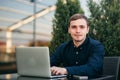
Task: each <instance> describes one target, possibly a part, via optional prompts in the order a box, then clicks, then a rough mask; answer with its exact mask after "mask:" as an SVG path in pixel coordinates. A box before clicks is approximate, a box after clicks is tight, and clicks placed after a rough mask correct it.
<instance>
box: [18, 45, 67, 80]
mask: <svg viewBox="0 0 120 80" xmlns="http://www.w3.org/2000/svg"><path fill="white" fill-rule="evenodd" d="M16 63H17V72H18V74H19V75H21V76H34V77H44V78H59V77H66V75H57V76H56V75H55V76H52V75H51V71H50V56H49V48H48V47H16Z"/></svg>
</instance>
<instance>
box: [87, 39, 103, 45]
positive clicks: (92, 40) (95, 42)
mask: <svg viewBox="0 0 120 80" xmlns="http://www.w3.org/2000/svg"><path fill="white" fill-rule="evenodd" d="M89 43H90V44H91V45H93V46H95V45H103V44H102V43H101V42H100V41H98V40H95V39H93V38H91V37H89Z"/></svg>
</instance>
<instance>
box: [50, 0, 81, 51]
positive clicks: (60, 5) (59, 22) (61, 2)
mask: <svg viewBox="0 0 120 80" xmlns="http://www.w3.org/2000/svg"><path fill="white" fill-rule="evenodd" d="M56 7H57V8H56V11H55V15H54V19H53V32H52V35H53V38H52V40H51V42H50V52H51V53H52V52H54V51H55V49H56V48H57V47H58V46H59V45H60V44H61V43H63V42H65V41H68V40H69V39H70V37H69V35H68V31H67V30H68V21H69V18H70V16H71V15H73V14H75V13H80V12H82V13H83V11H82V9H81V8H80V3H79V0H58V1H57V3H56Z"/></svg>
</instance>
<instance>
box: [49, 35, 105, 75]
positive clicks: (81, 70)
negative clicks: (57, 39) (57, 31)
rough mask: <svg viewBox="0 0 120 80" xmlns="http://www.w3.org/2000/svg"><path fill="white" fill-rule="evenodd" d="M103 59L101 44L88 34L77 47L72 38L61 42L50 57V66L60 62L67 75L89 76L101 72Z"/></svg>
mask: <svg viewBox="0 0 120 80" xmlns="http://www.w3.org/2000/svg"><path fill="white" fill-rule="evenodd" d="M103 59H104V47H103V45H102V44H101V43H100V42H98V41H96V40H94V39H92V38H90V37H88V36H87V37H86V39H85V41H84V42H83V44H82V45H80V46H79V47H75V46H74V43H73V41H72V40H71V41H69V42H66V43H63V44H61V45H60V46H59V47H58V48H57V49H56V52H55V53H53V54H52V55H51V57H50V61H51V66H59V65H60V64H61V63H62V64H63V66H64V67H65V68H66V69H67V71H68V74H69V75H85V76H89V77H93V76H94V77H95V76H96V77H97V76H99V75H101V74H102V66H103Z"/></svg>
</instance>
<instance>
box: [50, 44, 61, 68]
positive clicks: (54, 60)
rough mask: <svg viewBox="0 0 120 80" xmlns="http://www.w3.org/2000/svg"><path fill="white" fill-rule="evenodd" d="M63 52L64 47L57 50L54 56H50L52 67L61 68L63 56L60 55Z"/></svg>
mask: <svg viewBox="0 0 120 80" xmlns="http://www.w3.org/2000/svg"><path fill="white" fill-rule="evenodd" d="M61 52H62V45H61V46H59V47H58V48H57V49H56V51H55V52H54V53H53V54H51V55H50V64H51V66H59V65H60V63H61V60H62V59H61V58H62V56H61V54H60V53H61Z"/></svg>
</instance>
